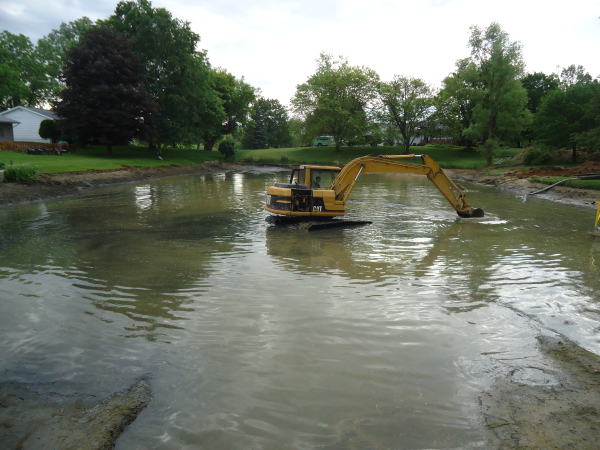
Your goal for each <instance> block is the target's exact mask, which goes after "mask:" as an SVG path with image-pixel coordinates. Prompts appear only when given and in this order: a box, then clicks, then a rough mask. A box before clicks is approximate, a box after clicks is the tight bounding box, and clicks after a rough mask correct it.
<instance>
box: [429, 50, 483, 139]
mask: <svg viewBox="0 0 600 450" xmlns="http://www.w3.org/2000/svg"><path fill="white" fill-rule="evenodd" d="M476 80H477V66H476V65H475V63H473V62H472V61H470V60H469V59H461V60H458V61H457V62H456V71H455V72H453V73H452V74H451V75H449V76H447V77H446V78H444V80H443V81H442V89H441V91H440V92H439V93H438V96H437V98H436V110H437V112H436V117H437V118H438V119H439V120H440V123H441V125H442V126H443V127H444V128H445V130H446V132H447V134H449V135H450V136H452V138H453V140H454V141H455V142H456V143H457V144H459V145H464V146H466V147H467V148H469V149H470V148H472V147H473V143H474V142H473V139H471V138H468V137H465V135H464V134H463V132H464V131H465V130H466V129H467V128H469V127H470V126H471V125H472V123H473V109H474V108H475V100H476V99H477V95H478V93H477V86H476Z"/></svg>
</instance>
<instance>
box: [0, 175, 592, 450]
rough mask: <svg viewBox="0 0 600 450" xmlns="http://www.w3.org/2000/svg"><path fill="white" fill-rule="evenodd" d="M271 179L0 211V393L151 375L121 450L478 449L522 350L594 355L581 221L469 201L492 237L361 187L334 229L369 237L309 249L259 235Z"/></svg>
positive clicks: (481, 198) (399, 186)
mask: <svg viewBox="0 0 600 450" xmlns="http://www.w3.org/2000/svg"><path fill="white" fill-rule="evenodd" d="M286 176H287V175H286V174H283V173H227V174H220V175H204V176H187V177H178V178H167V179H163V180H153V181H152V182H149V183H146V184H132V185H124V186H119V187H110V188H105V189H99V190H95V191H92V192H90V193H87V194H84V195H81V196H78V197H76V198H64V199H57V200H53V201H46V202H35V203H29V204H24V205H17V206H12V207H4V208H0V238H1V240H0V381H7V380H9V381H10V380H12V381H19V382H26V383H46V384H47V383H55V385H56V389H57V390H62V391H64V392H72V393H73V395H78V394H81V393H85V394H86V395H89V394H92V395H97V396H98V398H102V396H106V395H108V394H109V393H111V392H115V391H117V390H119V389H123V388H124V387H127V386H129V385H130V384H131V383H132V382H133V381H134V380H135V379H137V378H139V377H142V376H143V377H147V378H148V379H149V380H150V384H151V386H152V389H153V392H154V399H153V400H152V402H151V403H150V405H149V406H148V407H147V408H146V409H145V410H144V411H143V412H142V413H141V414H140V415H139V416H138V418H137V420H136V421H135V422H134V423H133V424H132V425H131V426H129V427H128V428H127V430H126V431H125V432H124V434H123V435H122V436H121V437H120V438H119V440H118V441H117V445H116V448H117V449H148V448H155V449H188V448H189V449H196V448H203V449H273V450H275V449H282V448H292V449H354V448H356V449H387V448H395V449H419V448H422V449H433V448H444V449H448V448H485V447H486V441H485V424H484V422H483V419H482V415H481V411H480V406H479V402H478V396H479V395H480V393H481V392H482V391H483V390H485V389H486V387H488V386H489V385H490V384H491V383H492V382H493V381H494V380H495V379H496V378H497V377H498V376H502V375H503V374H505V373H506V372H507V371H509V370H515V369H514V368H515V365H514V364H518V363H515V361H518V360H519V359H520V358H524V357H530V356H532V355H535V354H536V353H537V352H538V350H537V346H536V340H535V336H536V335H538V334H540V333H542V334H543V333H549V334H552V333H554V332H559V333H562V334H564V335H566V336H568V337H569V338H571V339H572V340H574V341H575V342H577V343H579V344H580V345H582V346H583V347H585V348H587V349H588V350H591V351H593V352H595V353H599V352H600V344H599V339H600V295H599V293H600V242H599V243H596V244H594V243H593V241H592V239H591V238H590V237H589V235H588V233H589V232H590V231H591V229H592V227H593V221H594V218H595V213H594V210H593V209H591V208H590V209H586V208H581V207H575V206H568V205H561V204H556V203H551V202H547V201H543V200H537V199H529V200H528V202H527V203H523V202H522V200H521V199H519V198H516V197H515V196H514V194H507V193H503V192H498V191H495V190H492V189H488V188H484V187H478V186H477V187H474V186H471V188H472V189H473V190H474V192H470V193H469V194H468V196H469V200H470V201H471V203H472V204H473V205H475V206H478V207H481V208H483V209H484V210H485V212H486V217H485V218H483V219H471V220H468V219H460V218H458V217H457V216H456V214H455V212H454V211H453V209H452V208H451V207H450V206H449V205H448V204H447V203H446V202H445V200H444V199H443V197H442V196H441V195H440V194H439V193H438V191H437V190H436V189H435V188H434V186H433V185H431V184H429V182H428V181H427V180H424V179H421V178H417V177H410V176H383V175H381V176H380V175H367V176H364V177H362V178H361V180H360V183H359V184H358V185H357V187H356V188H355V190H354V192H353V195H352V199H351V200H350V203H349V205H348V206H349V207H348V210H349V214H348V216H347V217H348V218H354V219H359V220H372V221H373V224H372V225H370V226H364V227H358V228H350V229H332V230H323V231H317V232H311V233H308V232H306V231H303V230H298V229H293V228H280V227H275V226H273V225H268V224H266V223H265V221H264V219H265V217H266V215H267V213H266V212H265V211H264V200H265V191H266V187H267V186H269V185H271V184H272V183H274V182H276V181H283V180H284V179H285V178H286ZM518 370H522V371H523V377H524V378H527V379H528V382H532V380H533V382H535V381H536V375H535V374H532V373H528V372H527V368H521V369H517V371H518ZM512 374H513V376H518V373H517V374H516V375H515V372H513V373H512ZM537 381H539V382H540V383H549V382H551V381H552V380H545V379H544V377H543V376H540V379H539V380H537Z"/></svg>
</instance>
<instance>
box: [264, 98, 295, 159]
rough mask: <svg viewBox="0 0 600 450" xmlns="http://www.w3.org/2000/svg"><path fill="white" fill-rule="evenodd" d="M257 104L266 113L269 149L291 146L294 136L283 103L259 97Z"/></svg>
mask: <svg viewBox="0 0 600 450" xmlns="http://www.w3.org/2000/svg"><path fill="white" fill-rule="evenodd" d="M257 103H258V104H260V105H261V106H262V110H263V111H264V116H265V126H266V129H267V140H268V142H269V147H272V148H285V147H289V146H291V145H292V135H291V134H290V127H289V124H288V122H289V120H290V119H289V116H288V113H287V111H286V109H285V108H284V106H283V105H282V104H281V102H280V101H279V100H277V99H274V98H262V97H259V98H258V99H257Z"/></svg>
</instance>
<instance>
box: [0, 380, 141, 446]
mask: <svg viewBox="0 0 600 450" xmlns="http://www.w3.org/2000/svg"><path fill="white" fill-rule="evenodd" d="M151 399H152V393H151V390H150V385H149V384H148V382H147V381H146V380H138V381H137V382H136V383H134V384H133V385H132V386H131V387H129V389H127V390H125V391H123V392H117V393H114V394H112V395H110V396H108V397H106V398H104V399H101V398H97V397H95V396H93V395H85V394H84V395H64V394H59V393H57V392H54V390H53V389H52V386H47V385H28V384H20V383H0V448H3V449H22V450H38V449H39V450H42V449H44V450H50V449H53V450H59V449H61V450H62V449H65V450H67V449H77V450H105V449H111V448H113V447H114V444H115V441H116V439H117V438H118V437H119V435H120V434H121V433H122V432H123V430H124V429H125V427H126V426H127V425H129V424H130V423H131V422H133V421H134V420H135V418H136V417H137V415H138V414H139V413H140V412H141V411H142V410H143V409H144V408H145V407H146V406H147V405H148V403H149V402H150V400H151Z"/></svg>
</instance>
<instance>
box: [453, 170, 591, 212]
mask: <svg viewBox="0 0 600 450" xmlns="http://www.w3.org/2000/svg"><path fill="white" fill-rule="evenodd" d="M592 172H597V173H600V163H586V164H585V165H583V166H578V167H577V168H572V167H571V168H564V167H545V168H532V169H527V170H525V171H520V170H513V171H510V172H507V173H504V174H502V175H488V174H486V173H485V172H484V171H478V170H467V169H451V170H446V173H447V174H448V176H449V177H450V178H451V179H452V180H453V181H455V182H456V181H458V182H463V181H465V182H469V183H476V184H483V185H486V186H492V187H495V188H497V189H501V190H504V191H510V192H514V193H515V195H518V196H524V195H526V194H529V193H530V192H533V191H536V190H539V189H544V188H547V187H549V186H548V185H547V184H542V183H534V182H532V181H530V178H531V177H536V176H569V175H573V174H580V173H592ZM535 197H536V198H541V199H544V200H550V201H554V202H559V203H565V204H569V205H577V206H585V207H588V208H597V206H598V205H596V204H595V203H594V202H595V201H598V200H600V191H598V190H593V189H576V188H569V187H566V186H556V187H554V188H552V189H551V190H549V191H547V192H544V193H541V194H536V195H535Z"/></svg>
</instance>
